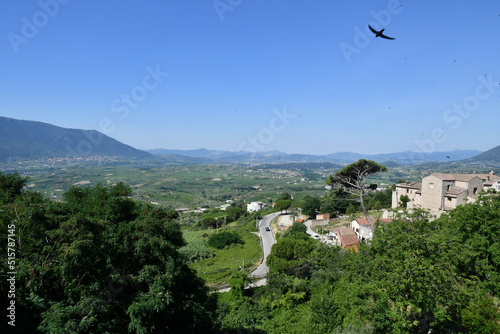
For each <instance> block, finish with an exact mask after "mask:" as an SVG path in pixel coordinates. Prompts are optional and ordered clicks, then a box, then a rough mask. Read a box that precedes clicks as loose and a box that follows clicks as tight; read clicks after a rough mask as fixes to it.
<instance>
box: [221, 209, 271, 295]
mask: <svg viewBox="0 0 500 334" xmlns="http://www.w3.org/2000/svg"><path fill="white" fill-rule="evenodd" d="M279 215H280V213H279V212H275V213H271V214H268V215H266V216H264V217H263V218H262V219H261V220H260V221H259V234H260V240H261V243H262V262H261V264H260V265H259V266H258V267H257V268H256V269H255V270H254V271H252V272H251V273H250V277H252V278H256V279H257V280H256V281H254V282H253V283H250V284H249V285H248V286H246V287H245V289H248V288H254V287H258V286H262V285H266V284H267V279H266V278H265V277H266V275H267V273H268V272H269V267H268V266H267V265H266V259H267V257H268V256H269V254H270V253H271V247H272V246H273V245H274V244H275V243H276V239H275V237H274V233H273V231H272V229H271V230H270V231H266V227H270V226H271V221H272V220H273V219H274V217H276V216H279ZM230 290H231V288H229V287H226V288H222V289H218V290H216V291H215V292H228V291H230Z"/></svg>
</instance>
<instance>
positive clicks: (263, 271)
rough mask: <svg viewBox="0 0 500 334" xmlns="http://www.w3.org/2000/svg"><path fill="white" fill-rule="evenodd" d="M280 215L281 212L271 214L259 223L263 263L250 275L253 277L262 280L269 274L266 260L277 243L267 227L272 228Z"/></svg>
mask: <svg viewBox="0 0 500 334" xmlns="http://www.w3.org/2000/svg"><path fill="white" fill-rule="evenodd" d="M279 215H280V213H279V212H275V213H271V214H268V215H266V216H264V217H263V218H262V219H261V220H260V221H259V233H260V240H261V242H262V263H261V264H260V265H259V266H258V267H257V269H255V270H254V271H252V272H251V273H250V275H251V276H252V277H256V278H262V277H265V276H266V275H267V273H268V272H269V267H268V266H267V265H266V260H267V257H268V256H269V254H270V253H271V247H272V246H273V244H275V243H276V239H275V238H274V233H273V231H272V229H270V231H266V227H270V226H271V221H272V220H273V219H274V218H275V217H277V216H279Z"/></svg>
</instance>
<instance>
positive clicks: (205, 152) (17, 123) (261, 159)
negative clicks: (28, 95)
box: [0, 117, 500, 167]
mask: <svg viewBox="0 0 500 334" xmlns="http://www.w3.org/2000/svg"><path fill="white" fill-rule="evenodd" d="M82 156H83V157H86V156H113V157H122V158H138V159H159V160H163V161H169V162H175V161H178V162H179V163H182V162H186V161H187V162H189V163H242V164H243V163H289V162H303V163H315V162H332V163H338V164H349V163H352V162H355V161H357V160H359V159H369V160H374V161H376V162H378V163H383V164H384V165H386V166H387V167H394V166H398V165H412V164H422V163H447V162H453V163H466V164H469V163H470V164H481V163H482V164H485V165H488V166H500V146H497V147H495V148H493V149H491V150H488V151H486V152H481V151H478V150H453V151H445V152H432V153H425V154H424V153H418V152H412V151H405V152H397V153H384V154H360V153H353V152H338V153H332V154H327V155H312V154H287V153H284V152H280V151H269V152H248V151H239V152H230V151H223V150H209V149H205V148H200V149H197V150H178V149H162V148H160V149H153V150H148V151H147V152H146V151H141V150H138V149H135V148H133V147H131V146H129V145H126V144H123V143H121V142H119V141H117V140H115V139H113V138H111V137H108V136H106V135H104V134H102V133H100V132H98V131H95V130H79V129H68V128H62V127H58V126H54V125H51V124H47V123H44V122H36V121H24V120H17V119H13V118H7V117H0V161H6V160H9V159H11V160H16V159H40V158H52V157H82Z"/></svg>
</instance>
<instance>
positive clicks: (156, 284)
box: [0, 173, 500, 334]
mask: <svg viewBox="0 0 500 334" xmlns="http://www.w3.org/2000/svg"><path fill="white" fill-rule="evenodd" d="M26 180H27V179H26V178H23V177H21V176H19V175H18V174H2V173H0V226H1V227H2V229H3V230H2V231H6V232H5V233H11V232H9V231H10V230H12V232H14V233H13V234H15V237H14V240H10V239H8V238H2V239H1V241H0V246H1V247H2V248H3V249H7V247H14V248H15V249H16V263H15V269H16V271H17V274H16V289H15V295H16V296H15V301H16V304H15V305H16V327H15V330H16V331H15V332H25V333H30V332H33V333H216V334H217V333H318V334H320V333H429V332H431V333H500V311H499V299H498V297H499V293H500V274H499V271H500V239H499V238H498V236H499V235H500V196H499V195H497V194H494V193H489V194H484V195H481V196H479V198H478V200H477V201H476V202H475V203H471V204H467V205H465V206H459V207H458V208H456V209H455V210H453V211H451V212H449V213H448V214H445V215H443V216H441V218H439V219H435V220H433V219H432V217H430V215H429V213H428V212H426V211H423V210H413V211H412V212H406V211H405V212H403V213H401V214H400V215H399V216H397V217H396V219H394V221H393V222H392V223H390V224H384V225H380V226H378V227H377V228H376V229H375V235H374V238H373V240H372V241H371V243H370V244H363V245H361V246H360V248H359V250H358V251H357V252H351V251H346V250H344V249H341V248H338V247H334V246H328V245H325V244H322V243H319V242H317V241H315V240H314V239H312V238H311V237H310V236H308V235H307V234H306V233H304V232H305V231H304V225H303V224H301V223H298V222H296V223H294V225H292V227H291V228H290V229H289V231H288V232H287V233H286V234H285V235H284V236H283V238H281V239H279V240H278V242H277V243H276V244H275V245H274V246H273V248H272V251H271V255H270V256H269V257H268V259H267V264H268V265H269V267H270V274H269V275H268V279H267V285H266V286H262V287H259V288H255V289H245V284H246V283H247V282H248V281H249V276H248V273H247V272H246V271H244V270H238V269H237V268H234V269H232V270H233V272H232V277H231V278H230V279H229V281H228V283H229V285H230V286H231V287H232V289H233V290H232V292H230V293H223V294H209V293H208V290H207V288H206V287H205V286H204V282H202V281H201V280H200V279H199V278H198V277H197V275H196V274H195V273H194V272H193V271H192V270H190V269H189V267H188V266H187V263H188V262H195V261H198V260H199V259H201V258H207V257H212V256H214V252H213V250H211V249H210V248H208V247H207V246H206V245H205V244H204V239H202V242H200V243H199V244H196V243H192V244H190V245H189V246H187V245H186V243H185V241H184V238H183V234H182V233H181V230H180V226H179V223H178V221H177V213H175V212H174V211H169V210H165V209H162V208H159V207H158V206H152V205H149V204H146V203H140V202H135V201H132V200H131V199H129V195H130V188H128V187H126V186H125V185H123V184H121V183H119V184H117V185H114V186H110V187H104V186H101V185H99V186H96V187H93V188H79V187H74V188H71V189H70V190H69V191H68V192H66V193H65V195H64V201H62V202H54V201H50V200H47V199H45V198H43V196H41V195H40V194H39V193H34V192H29V191H26V190H25V188H24V187H23V186H24V184H25V183H26ZM373 194H374V195H376V194H380V195H377V196H379V197H378V198H379V200H382V197H384V198H385V199H387V196H386V194H385V193H384V192H374V193H373ZM331 196H339V198H340V197H342V196H344V195H343V194H341V193H338V192H335V193H332V194H331ZM368 198H369V197H366V198H365V199H368ZM281 200H289V198H283V199H281ZM316 200H318V202H319V205H320V206H321V205H322V204H323V201H322V200H319V199H318V198H316ZM316 200H315V199H314V198H313V197H311V198H309V199H307V201H309V202H310V203H309V204H312V205H311V207H315V210H317V205H318V203H316ZM307 201H306V202H307ZM339 202H340V201H339ZM351 202H352V201H351ZM240 211H241V210H240ZM255 218H256V217H255V216H252V215H246V214H243V216H242V217H240V220H239V222H240V223H238V224H241V225H242V226H244V227H245V229H246V230H245V232H242V231H243V228H242V229H240V230H239V231H240V233H242V234H243V236H244V237H247V236H248V235H247V234H245V233H250V231H254V228H255V225H254V219H255ZM9 225H11V226H10V227H9ZM12 225H15V227H14V228H12ZM247 225H248V227H247ZM3 233H4V232H3ZM199 233H200V235H203V238H204V237H205V236H206V235H205V234H204V232H203V231H199ZM207 235H208V234H207ZM212 237H214V238H215V240H217V238H220V239H221V240H219V241H218V242H220V243H221V245H223V246H222V248H224V247H226V246H227V245H230V244H232V243H233V242H239V241H238V240H241V239H242V238H241V234H238V233H234V232H231V231H220V232H219V233H213V234H212V236H211V237H210V238H212ZM235 240H236V241H235ZM245 240H247V239H245ZM9 243H11V244H9ZM238 247H240V246H239V245H238V246H235V247H229V248H228V250H232V249H233V248H234V249H236V248H238ZM216 252H219V251H216ZM7 257H8V255H7V252H4V253H2V262H1V264H0V266H1V269H2V271H1V273H0V288H1V291H0V293H1V294H2V295H3V296H7V294H8V291H9V289H12V288H11V286H10V283H9V282H8V281H7V278H9V276H8V274H7V273H8V272H9V271H10V269H9V267H8V262H7ZM209 260H212V259H209ZM199 263H201V262H199ZM196 264H197V263H195V265H196ZM5 302H6V301H5V299H3V301H2V303H3V304H2V307H4V309H6V308H7V305H6V304H5ZM9 320H10V319H9V318H4V320H3V322H2V328H1V330H2V332H7V331H8V330H9V329H12V327H11V326H9V325H8V324H7V321H9Z"/></svg>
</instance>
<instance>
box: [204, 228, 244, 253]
mask: <svg viewBox="0 0 500 334" xmlns="http://www.w3.org/2000/svg"><path fill="white" fill-rule="evenodd" d="M207 244H208V245H209V246H210V247H213V248H217V249H223V248H224V247H226V246H230V245H231V244H243V239H242V238H241V236H240V235H239V234H238V233H237V232H233V231H221V232H219V233H215V234H212V235H211V236H210V237H209V238H208V242H207Z"/></svg>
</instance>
